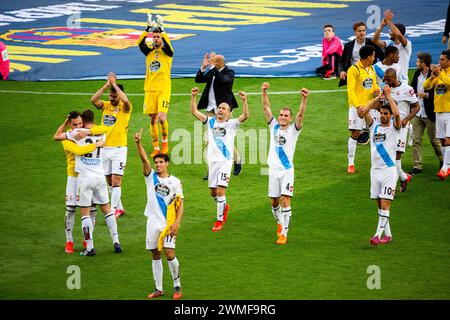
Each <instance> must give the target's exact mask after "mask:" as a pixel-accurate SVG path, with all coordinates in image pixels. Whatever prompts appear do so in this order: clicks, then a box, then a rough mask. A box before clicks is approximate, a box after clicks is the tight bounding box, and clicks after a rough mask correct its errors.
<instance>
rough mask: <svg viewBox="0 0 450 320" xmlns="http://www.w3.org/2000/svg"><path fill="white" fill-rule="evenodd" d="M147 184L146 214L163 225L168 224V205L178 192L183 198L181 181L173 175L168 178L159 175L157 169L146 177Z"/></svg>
mask: <svg viewBox="0 0 450 320" xmlns="http://www.w3.org/2000/svg"><path fill="white" fill-rule="evenodd" d="M145 184H146V186H147V205H146V207H145V213H144V214H145V215H146V216H147V217H148V218H151V219H152V220H153V221H155V222H156V221H158V222H160V223H161V225H165V224H166V221H167V220H166V217H167V207H168V206H169V205H170V204H171V203H172V201H174V199H175V197H176V195H177V194H179V195H180V196H181V198H182V199H183V189H182V187H181V181H180V180H179V179H178V178H177V177H175V176H172V175H169V176H168V177H166V178H160V177H158V174H157V173H156V171H155V170H153V169H151V171H150V174H149V175H148V176H146V177H145Z"/></svg>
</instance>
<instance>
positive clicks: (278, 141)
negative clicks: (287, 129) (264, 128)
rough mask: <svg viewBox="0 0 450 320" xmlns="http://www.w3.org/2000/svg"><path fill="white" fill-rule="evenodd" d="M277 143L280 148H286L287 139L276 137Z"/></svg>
mask: <svg viewBox="0 0 450 320" xmlns="http://www.w3.org/2000/svg"><path fill="white" fill-rule="evenodd" d="M275 143H276V144H277V145H279V146H284V145H285V144H286V138H285V137H283V136H275Z"/></svg>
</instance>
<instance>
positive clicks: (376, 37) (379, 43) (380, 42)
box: [372, 18, 387, 49]
mask: <svg viewBox="0 0 450 320" xmlns="http://www.w3.org/2000/svg"><path fill="white" fill-rule="evenodd" d="M386 24H387V22H386V19H385V18H383V20H381V23H380V26H379V27H378V29H377V30H376V31H375V33H374V35H373V38H372V42H373V43H374V44H376V45H377V46H378V47H380V48H381V49H383V48H384V47H386V42H384V41H383V40H380V36H381V31H383V28H384V26H385V25H386Z"/></svg>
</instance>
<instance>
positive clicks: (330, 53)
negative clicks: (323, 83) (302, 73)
mask: <svg viewBox="0 0 450 320" xmlns="http://www.w3.org/2000/svg"><path fill="white" fill-rule="evenodd" d="M323 34H324V38H323V39H322V66H321V67H320V68H317V69H316V72H317V73H318V74H320V75H321V76H322V79H324V80H330V79H335V78H336V71H337V65H338V63H339V59H340V58H341V56H342V43H341V39H339V37H338V36H336V35H335V34H334V27H333V26H332V25H331V24H326V25H325V26H324V27H323Z"/></svg>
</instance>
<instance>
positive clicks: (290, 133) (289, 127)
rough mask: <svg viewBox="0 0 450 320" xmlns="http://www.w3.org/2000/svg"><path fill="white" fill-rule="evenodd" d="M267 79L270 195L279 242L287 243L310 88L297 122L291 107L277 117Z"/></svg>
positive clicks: (265, 104) (305, 92) (303, 91)
mask: <svg viewBox="0 0 450 320" xmlns="http://www.w3.org/2000/svg"><path fill="white" fill-rule="evenodd" d="M269 86H270V85H269V83H267V82H264V83H263V84H262V86H261V89H262V105H263V111H264V115H265V117H266V121H267V124H268V125H269V128H270V146H269V155H268V157H267V164H268V165H269V197H270V199H271V201H272V214H273V216H274V218H275V220H276V221H277V223H278V230H277V236H278V239H277V241H276V243H277V244H286V243H287V234H288V231H289V223H290V220H291V198H292V195H293V193H294V153H295V146H296V144H297V139H298V136H299V134H300V131H301V129H302V123H303V118H304V115H305V111H306V104H307V99H308V95H309V90H308V89H305V88H303V89H301V90H300V94H301V95H302V100H301V103H300V107H299V110H298V113H297V115H296V116H295V119H294V123H291V122H292V111H291V109H290V108H289V107H283V108H281V110H280V112H279V114H278V117H277V119H275V118H274V116H273V114H272V110H271V109H270V102H269V96H268V94H267V89H268V88H269Z"/></svg>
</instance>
